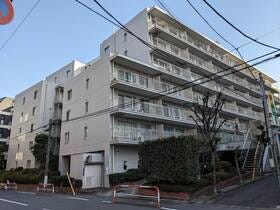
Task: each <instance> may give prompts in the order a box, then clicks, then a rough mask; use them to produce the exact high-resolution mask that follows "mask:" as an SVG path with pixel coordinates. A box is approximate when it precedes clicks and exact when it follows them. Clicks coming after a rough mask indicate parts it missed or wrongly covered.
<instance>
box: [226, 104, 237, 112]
mask: <svg viewBox="0 0 280 210" xmlns="http://www.w3.org/2000/svg"><path fill="white" fill-rule="evenodd" d="M223 109H225V110H228V111H230V112H238V107H237V105H236V104H231V103H224V106H223Z"/></svg>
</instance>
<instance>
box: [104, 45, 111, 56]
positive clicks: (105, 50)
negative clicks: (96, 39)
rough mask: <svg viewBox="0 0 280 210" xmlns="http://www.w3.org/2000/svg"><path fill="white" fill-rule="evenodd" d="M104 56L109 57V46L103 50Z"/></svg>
mask: <svg viewBox="0 0 280 210" xmlns="http://www.w3.org/2000/svg"><path fill="white" fill-rule="evenodd" d="M104 52H105V55H109V53H110V46H107V47H105V48H104Z"/></svg>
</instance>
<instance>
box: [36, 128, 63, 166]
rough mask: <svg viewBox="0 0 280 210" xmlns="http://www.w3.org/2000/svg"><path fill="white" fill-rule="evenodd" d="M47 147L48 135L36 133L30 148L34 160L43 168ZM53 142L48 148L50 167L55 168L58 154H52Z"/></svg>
mask: <svg viewBox="0 0 280 210" xmlns="http://www.w3.org/2000/svg"><path fill="white" fill-rule="evenodd" d="M47 147H48V135H46V134H43V133H41V134H38V135H37V136H36V137H35V143H34V146H33V147H32V148H31V152H32V154H33V155H34V157H35V159H36V161H37V162H38V163H39V168H40V169H43V168H44V167H45V163H46V155H47ZM53 150H54V147H53V144H51V148H50V164H49V166H50V169H52V170H57V168H58V155H54V154H53Z"/></svg>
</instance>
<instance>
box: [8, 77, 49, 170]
mask: <svg viewBox="0 0 280 210" xmlns="http://www.w3.org/2000/svg"><path fill="white" fill-rule="evenodd" d="M35 91H37V97H36V99H34V92H35ZM44 92H45V82H44V81H41V82H39V83H37V84H36V85H34V86H32V87H30V88H28V89H27V90H25V91H23V92H22V93H20V94H18V95H17V96H16V97H15V106H14V112H13V123H12V128H11V137H10V140H9V151H8V161H7V169H10V168H15V167H26V165H27V161H28V160H30V161H31V165H30V167H31V168H32V167H35V160H34V157H33V155H32V154H31V152H30V150H29V143H30V142H33V143H34V138H35V135H36V133H38V132H41V131H42V129H38V130H36V129H37V128H39V127H41V126H43V120H42V119H43V112H44V102H45V99H44ZM24 98H25V99H24ZM23 100H25V103H23ZM33 107H36V111H35V114H34V116H33V115H32V112H33ZM31 124H33V129H34V131H33V132H32V131H31Z"/></svg>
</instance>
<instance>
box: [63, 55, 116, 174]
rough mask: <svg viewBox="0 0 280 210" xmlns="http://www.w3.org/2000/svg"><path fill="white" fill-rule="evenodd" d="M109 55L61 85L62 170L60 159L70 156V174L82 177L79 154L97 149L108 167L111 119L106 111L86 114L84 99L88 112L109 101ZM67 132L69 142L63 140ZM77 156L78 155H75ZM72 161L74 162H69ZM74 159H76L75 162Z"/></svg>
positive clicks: (109, 104) (101, 107)
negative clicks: (70, 94)
mask: <svg viewBox="0 0 280 210" xmlns="http://www.w3.org/2000/svg"><path fill="white" fill-rule="evenodd" d="M110 70H111V64H110V62H109V58H107V57H105V58H104V59H101V60H98V61H96V62H95V63H94V64H92V65H91V66H88V67H87V68H86V69H84V70H83V71H82V73H80V74H79V75H77V76H76V77H73V78H72V79H71V80H69V81H67V82H66V83H65V85H64V93H65V94H64V99H63V114H62V128H61V144H60V159H61V160H60V162H61V164H60V170H61V171H64V169H63V168H62V167H63V164H62V159H63V157H64V156H69V155H70V156H71V161H70V162H71V163H70V175H71V176H72V175H73V176H75V177H77V178H79V179H82V170H81V166H83V162H82V159H81V158H80V157H81V155H82V154H84V153H92V152H98V151H104V152H105V162H104V165H105V168H109V155H110V154H109V149H110V147H109V142H110V141H111V139H112V132H111V119H110V114H109V113H104V114H100V115H98V116H94V117H88V118H87V117H84V118H82V119H75V118H79V117H81V116H85V115H86V114H87V113H86V112H85V102H88V104H89V110H88V113H94V112H97V111H99V110H103V109H104V108H106V107H110V106H111V105H112V102H111V100H112V99H111V97H112V96H111V90H110V75H111V74H110ZM87 79H89V87H88V89H86V80H87ZM70 89H71V90H72V98H71V99H70V100H67V92H68V91H69V90H70ZM68 110H71V112H70V120H69V121H67V120H66V112H67V111H68ZM85 126H87V128H88V132H87V138H84V127H85ZM66 132H69V135H70V138H69V143H68V144H65V133H66ZM77 157H79V158H77ZM72 161H74V163H73V162H72ZM77 161H78V162H79V161H80V162H79V163H78V164H77Z"/></svg>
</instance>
